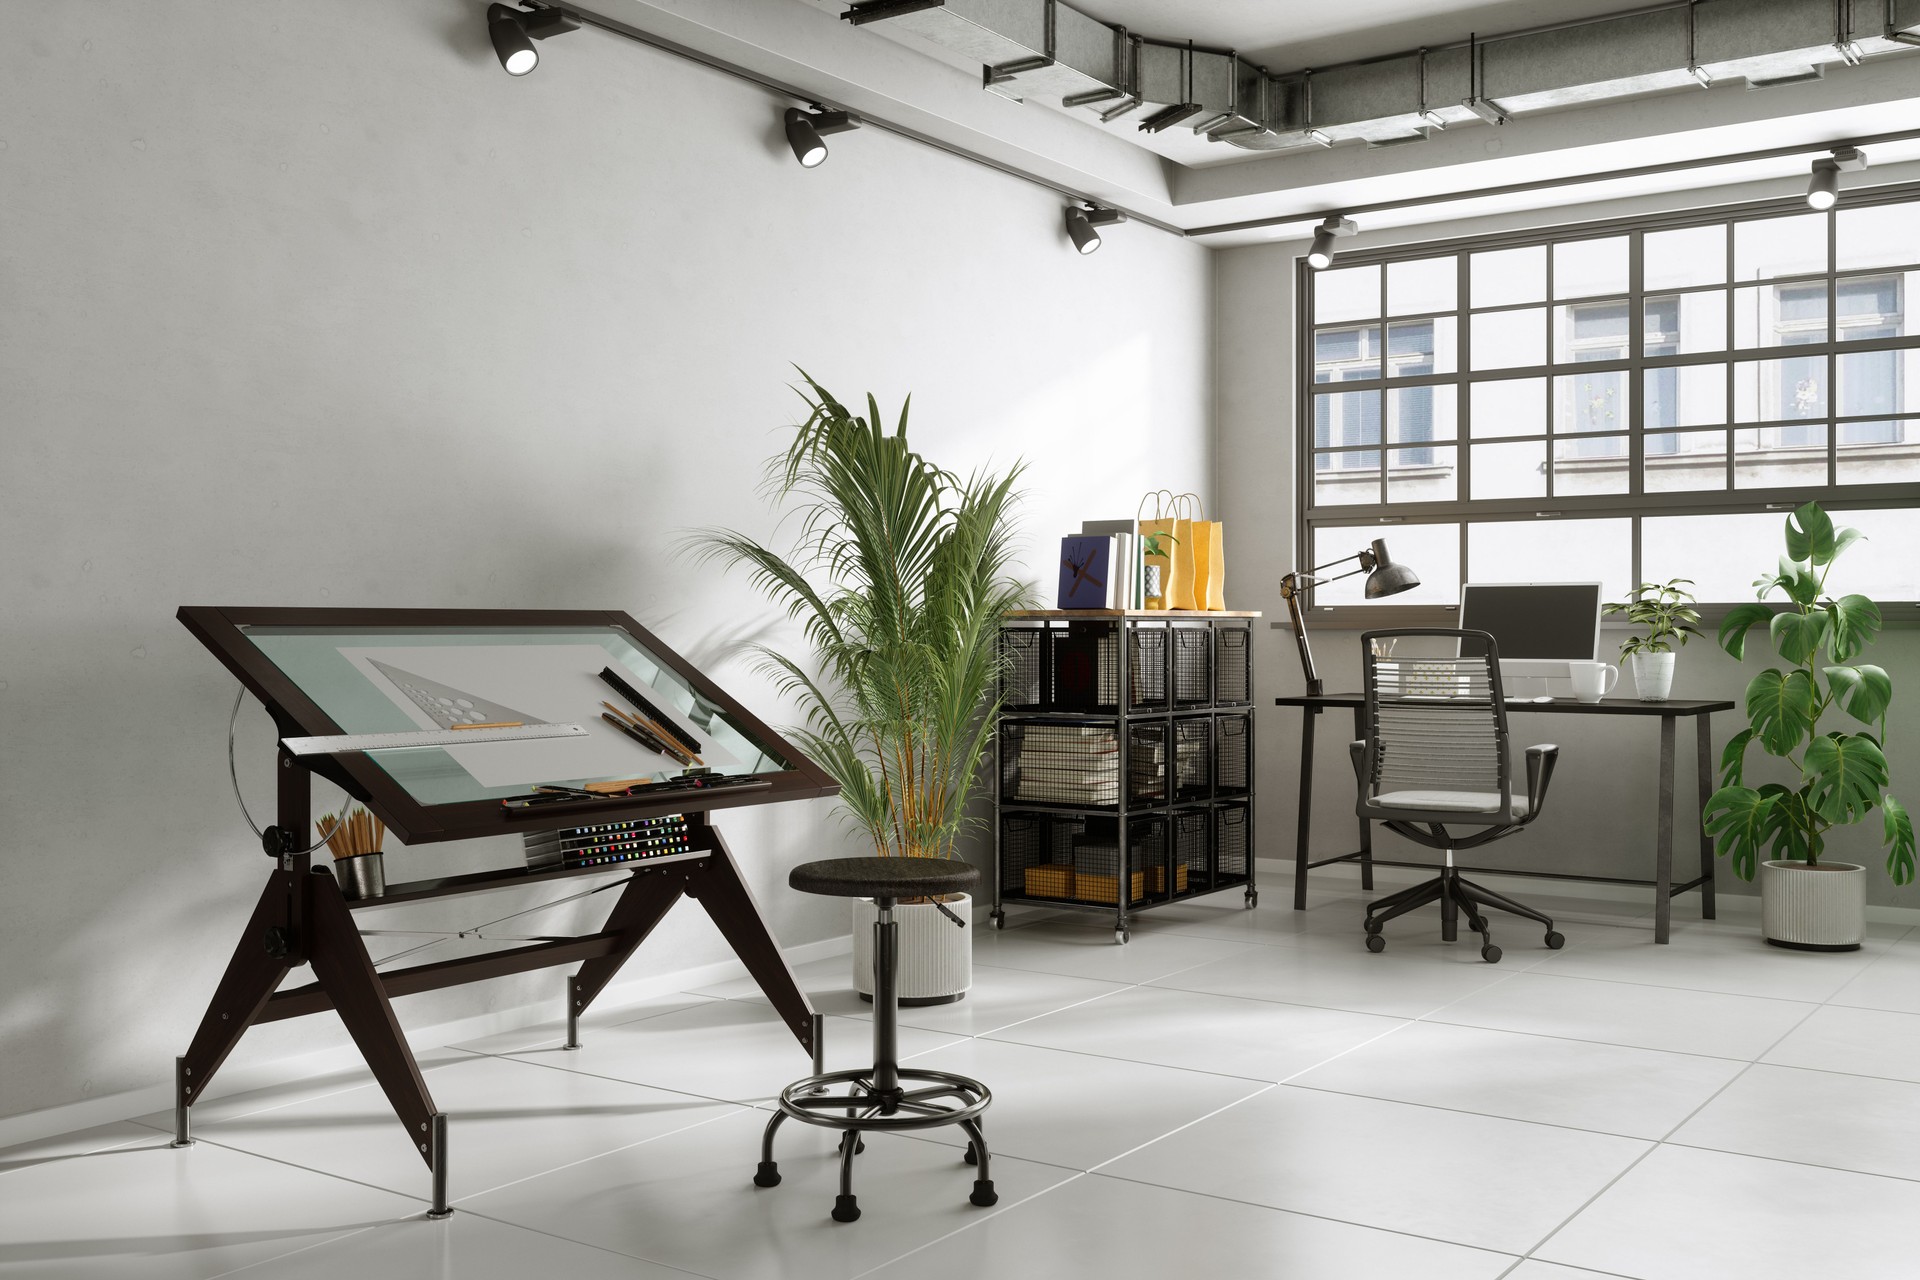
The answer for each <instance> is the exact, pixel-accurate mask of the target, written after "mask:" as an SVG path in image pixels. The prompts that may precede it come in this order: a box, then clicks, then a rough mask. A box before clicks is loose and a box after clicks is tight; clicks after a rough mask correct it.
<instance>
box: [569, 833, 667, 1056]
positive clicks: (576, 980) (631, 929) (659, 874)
mask: <svg viewBox="0 0 1920 1280" xmlns="http://www.w3.org/2000/svg"><path fill="white" fill-rule="evenodd" d="M697 865H699V864H697V863H686V862H674V863H668V864H667V865H666V866H664V867H645V866H642V867H640V868H638V869H637V870H635V871H634V873H633V879H631V880H629V881H627V887H626V888H624V889H622V890H621V891H620V898H619V900H618V901H617V902H615V903H614V904H613V910H612V911H609V912H608V913H607V922H606V924H605V925H603V926H601V928H602V931H603V932H606V933H619V934H622V935H624V936H623V937H622V938H621V940H620V948H619V950H617V951H614V952H612V953H611V954H608V955H604V956H600V957H599V958H597V959H594V960H589V961H587V962H586V963H585V964H583V965H581V966H580V971H579V972H578V973H576V974H574V975H573V976H572V977H571V978H568V979H567V1048H569V1049H578V1048H579V1047H580V1017H581V1015H582V1014H584V1013H585V1012H586V1011H587V1006H588V1005H590V1004H592V1003H593V1002H594V999H595V997H597V996H598V995H599V994H600V993H601V991H603V990H605V988H606V985H607V984H608V983H609V982H612V981H613V978H614V975H615V974H617V973H619V972H620V966H621V965H623V964H625V963H626V962H627V957H628V956H631V955H632V954H633V953H634V950H635V949H636V948H637V947H639V945H640V944H641V943H643V942H645V941H646V940H647V935H648V934H650V933H652V932H653V927H654V926H655V925H657V924H659V923H660V921H661V919H662V917H664V916H665V915H666V914H667V912H668V911H669V910H671V909H672V908H673V904H674V903H676V902H678V901H680V896H681V895H682V894H683V893H685V892H686V891H687V875H688V872H687V870H686V868H688V867H690V866H697Z"/></svg>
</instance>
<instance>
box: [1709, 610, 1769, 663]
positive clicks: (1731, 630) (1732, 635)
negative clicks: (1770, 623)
mask: <svg viewBox="0 0 1920 1280" xmlns="http://www.w3.org/2000/svg"><path fill="white" fill-rule="evenodd" d="M1772 616H1773V610H1771V609H1769V608H1768V607H1767V606H1766V605H1764V604H1760V603H1757V602H1755V603H1751V604H1737V605H1735V606H1734V607H1733V608H1731V609H1729V610H1727V616H1726V617H1724V618H1722V619H1721V620H1720V637H1719V639H1720V647H1721V648H1722V649H1725V650H1726V651H1727V652H1728V653H1729V654H1731V655H1733V660H1734V661H1735V662H1738V661H1740V660H1741V659H1742V658H1744V657H1746V656H1747V632H1748V631H1749V630H1750V629H1752V627H1753V624H1754V623H1756V622H1765V621H1766V620H1767V619H1768V618H1771V617H1772Z"/></svg>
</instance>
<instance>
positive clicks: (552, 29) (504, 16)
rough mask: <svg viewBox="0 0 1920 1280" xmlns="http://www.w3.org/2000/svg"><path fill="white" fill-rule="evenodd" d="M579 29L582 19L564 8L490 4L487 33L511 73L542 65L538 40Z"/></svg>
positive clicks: (514, 73) (524, 71)
mask: <svg viewBox="0 0 1920 1280" xmlns="http://www.w3.org/2000/svg"><path fill="white" fill-rule="evenodd" d="M579 29H580V19H578V18H576V17H574V16H573V15H572V14H570V13H568V12H566V11H565V10H564V9H550V8H539V9H511V8H508V7H507V6H506V5H504V4H490V5H488V6H487V35H488V36H489V37H490V38H491V39H492V40H493V51H494V53H496V54H498V55H499V57H500V65H501V66H502V67H503V68H505V69H506V73H507V74H508V75H510V76H523V75H525V74H527V72H529V71H531V70H533V69H534V68H535V67H537V66H539V65H540V54H539V53H538V51H536V50H535V49H534V47H533V42H534V41H535V40H545V39H546V38H547V37H548V36H557V35H560V34H562V33H564V32H568V31H578V30H579Z"/></svg>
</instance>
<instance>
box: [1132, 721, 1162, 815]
mask: <svg viewBox="0 0 1920 1280" xmlns="http://www.w3.org/2000/svg"><path fill="white" fill-rule="evenodd" d="M1171 754H1172V753H1171V752H1170V751H1169V750H1168V741H1167V722H1166V721H1164V720H1149V721H1146V722H1144V723H1142V722H1135V723H1133V724H1130V725H1128V726H1127V803H1128V804H1130V805H1135V806H1138V805H1161V804H1165V803H1166V802H1167V778H1168V776H1169V770H1168V768H1167V758H1168V756H1169V755H1171Z"/></svg>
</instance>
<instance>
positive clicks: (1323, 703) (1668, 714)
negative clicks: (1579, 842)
mask: <svg viewBox="0 0 1920 1280" xmlns="http://www.w3.org/2000/svg"><path fill="white" fill-rule="evenodd" d="M1273 704H1274V705H1275V706H1277V707H1299V708H1300V709H1301V716H1300V814H1299V827H1298V833H1297V834H1296V836H1295V838H1294V849H1293V909H1294V910H1295V911H1304V910H1305V909H1306V906H1307V873H1308V872H1309V871H1310V870H1312V869H1313V868H1314V867H1324V866H1327V865H1329V864H1331V863H1336V862H1358V863H1359V864H1360V887H1361V888H1363V889H1371V888H1373V869H1374V867H1376V866H1381V867H1415V868H1418V869H1420V870H1423V871H1430V870H1433V869H1434V867H1433V864H1431V863H1426V862H1398V861H1390V860H1388V859H1385V858H1375V857H1374V856H1373V831H1372V829H1371V827H1370V826H1369V825H1368V823H1367V821H1366V819H1364V818H1362V819H1360V847H1359V848H1358V849H1356V850H1355V851H1353V852H1352V853H1341V854H1335V855H1334V856H1332V857H1329V858H1309V856H1308V853H1307V846H1308V842H1309V840H1310V838H1311V834H1312V826H1313V729H1314V722H1315V721H1316V720H1318V719H1319V718H1320V713H1321V712H1323V711H1333V710H1338V709H1340V708H1346V709H1348V710H1350V711H1352V712H1353V735H1354V737H1355V738H1361V737H1365V736H1366V729H1365V722H1364V716H1365V715H1366V699H1365V698H1364V697H1363V696H1362V695H1360V694H1357V693H1323V694H1313V695H1307V696H1298V697H1288V698H1275V699H1274V700H1273ZM1731 710H1733V703H1731V702H1715V701H1699V700H1689V699H1676V700H1674V701H1672V702H1640V701H1638V700H1634V699H1626V698H1619V699H1613V698H1609V699H1604V700H1602V701H1600V702H1577V701H1575V700H1573V699H1572V698H1555V699H1554V700H1553V701H1552V702H1509V703H1507V714H1508V715H1510V716H1511V715H1526V714H1531V713H1546V714H1551V715H1578V716H1643V717H1644V716H1658V717H1659V719H1660V772H1659V796H1660V816H1659V819H1658V822H1657V824H1656V828H1655V838H1656V842H1657V843H1656V851H1655V854H1654V874H1653V879H1651V880H1642V879H1636V878H1631V877H1624V876H1595V875H1584V874H1577V873H1571V872H1564V871H1515V870H1511V869H1509V868H1506V867H1461V868H1460V870H1462V871H1469V872H1477V873H1480V874H1483V875H1503V876H1508V875H1510V876H1528V877H1532V878H1535V879H1540V880H1587V881H1593V882H1595V883H1599V884H1631V885H1646V886H1650V887H1651V888H1653V890H1654V904H1653V940H1654V941H1655V942H1657V943H1664V942H1666V941H1667V938H1668V935H1669V934H1670V933H1671V931H1672V923H1673V899H1674V895H1675V894H1681V893H1686V892H1688V891H1689V890H1692V889H1698V890H1699V891H1700V915H1701V918H1702V919H1705V920H1711V919H1713V918H1714V902H1713V841H1712V839H1711V838H1710V837H1709V836H1708V835H1707V834H1706V832H1705V831H1704V830H1700V828H1699V824H1698V823H1696V824H1695V829H1696V830H1700V874H1699V875H1698V876H1696V877H1694V878H1693V879H1692V880H1689V881H1687V882H1686V883H1685V884H1674V883H1673V809H1674V803H1673V795H1674V760H1673V754H1674V736H1675V735H1674V726H1675V725H1676V724H1678V723H1679V721H1680V720H1681V719H1683V718H1690V719H1692V720H1693V732H1694V751H1695V753H1694V771H1695V782H1696V785H1697V787H1698V790H1699V803H1700V809H1701V811H1702V812H1704V811H1705V809H1706V805H1707V797H1708V796H1710V795H1712V794H1713V781H1714V778H1713V729H1712V723H1711V722H1712V716H1713V713H1714V712H1716V711H1731Z"/></svg>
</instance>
